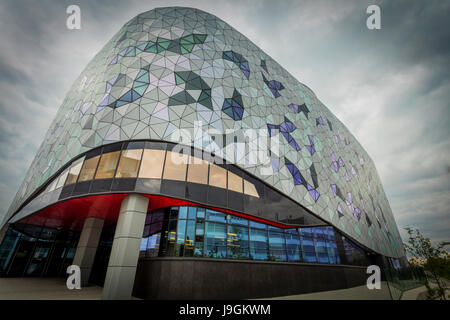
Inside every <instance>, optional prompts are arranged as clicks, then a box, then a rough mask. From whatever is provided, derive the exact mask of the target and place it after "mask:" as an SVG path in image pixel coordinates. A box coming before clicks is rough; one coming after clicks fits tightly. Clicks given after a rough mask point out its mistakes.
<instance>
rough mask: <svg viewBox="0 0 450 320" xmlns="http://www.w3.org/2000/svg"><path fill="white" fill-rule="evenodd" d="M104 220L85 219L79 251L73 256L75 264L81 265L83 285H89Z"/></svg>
mask: <svg viewBox="0 0 450 320" xmlns="http://www.w3.org/2000/svg"><path fill="white" fill-rule="evenodd" d="M104 222H105V221H104V220H103V219H99V218H93V217H90V218H87V219H86V220H84V225H83V230H82V231H81V235H80V240H79V241H78V246H77V251H76V252H75V257H74V258H73V264H74V265H77V266H79V267H80V271H81V286H82V287H86V286H87V285H88V282H89V276H90V275H91V270H92V265H93V264H94V259H95V253H96V252H97V247H98V243H99V241H100V236H101V234H102V229H103V224H104Z"/></svg>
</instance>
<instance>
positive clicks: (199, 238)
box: [194, 220, 205, 257]
mask: <svg viewBox="0 0 450 320" xmlns="http://www.w3.org/2000/svg"><path fill="white" fill-rule="evenodd" d="M204 236H205V223H204V222H203V221H198V220H197V223H196V228H195V250H194V255H195V256H196V257H202V256H203V243H204Z"/></svg>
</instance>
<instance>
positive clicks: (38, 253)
mask: <svg viewBox="0 0 450 320" xmlns="http://www.w3.org/2000/svg"><path fill="white" fill-rule="evenodd" d="M51 249H52V244H51V243H46V242H40V241H38V242H37V243H36V247H35V249H34V252H33V255H32V258H31V261H30V263H29V265H28V268H27V271H26V272H25V274H24V276H27V277H40V276H41V275H42V273H43V271H44V270H45V266H46V263H47V261H48V260H49V256H50V252H51Z"/></svg>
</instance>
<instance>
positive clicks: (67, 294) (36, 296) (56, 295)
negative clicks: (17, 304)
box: [0, 278, 102, 300]
mask: <svg viewBox="0 0 450 320" xmlns="http://www.w3.org/2000/svg"><path fill="white" fill-rule="evenodd" d="M101 295H102V287H98V286H89V287H85V288H81V289H80V290H77V289H73V290H69V289H67V286H66V279H62V278H0V300H100V298H101Z"/></svg>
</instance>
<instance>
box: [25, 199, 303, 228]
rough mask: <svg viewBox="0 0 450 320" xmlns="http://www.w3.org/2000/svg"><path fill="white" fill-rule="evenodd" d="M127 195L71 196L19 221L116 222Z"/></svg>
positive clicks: (162, 202) (170, 203)
mask: <svg viewBox="0 0 450 320" xmlns="http://www.w3.org/2000/svg"><path fill="white" fill-rule="evenodd" d="M126 196H128V194H124V193H120V194H104V195H90V196H86V197H79V198H74V199H69V200H66V201H62V202H58V203H56V204H54V205H51V206H49V207H47V208H45V209H43V210H41V211H39V212H36V213H35V214H33V215H31V216H28V217H26V218H24V219H22V220H20V221H19V222H18V223H25V224H32V225H40V226H46V227H49V228H67V229H71V230H81V228H82V226H83V223H84V220H85V219H86V218H87V217H96V218H101V219H105V220H106V221H109V222H116V221H117V219H118V216H119V211H120V205H121V203H122V200H123V199H124V198H125V197H126ZM142 196H144V197H146V198H149V207H148V211H149V212H150V211H154V210H157V209H161V208H166V207H174V206H196V207H203V208H207V209H211V210H216V211H220V212H223V213H226V214H231V215H234V216H238V217H242V218H245V219H248V220H252V221H256V222H260V223H264V224H267V225H271V226H275V227H278V228H282V229H289V228H295V226H290V225H285V224H282V223H278V222H275V221H270V220H266V219H262V218H259V217H255V216H252V215H248V214H245V213H240V212H235V211H232V210H228V209H222V208H216V207H213V206H208V205H203V204H199V203H195V202H191V201H187V200H182V199H177V198H170V197H166V196H160V195H148V194H142Z"/></svg>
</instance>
